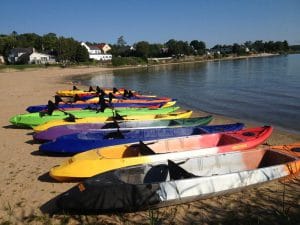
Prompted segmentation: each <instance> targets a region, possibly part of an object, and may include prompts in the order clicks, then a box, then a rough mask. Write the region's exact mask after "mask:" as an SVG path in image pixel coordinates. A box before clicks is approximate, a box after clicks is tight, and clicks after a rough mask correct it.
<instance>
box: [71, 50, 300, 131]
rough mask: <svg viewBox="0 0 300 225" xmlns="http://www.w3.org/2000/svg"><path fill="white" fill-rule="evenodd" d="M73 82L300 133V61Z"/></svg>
mask: <svg viewBox="0 0 300 225" xmlns="http://www.w3.org/2000/svg"><path fill="white" fill-rule="evenodd" d="M76 79H79V80H80V81H81V82H82V83H83V84H86V85H92V86H96V85H99V86H107V87H111V86H115V87H125V88H129V89H134V90H139V91H141V92H142V93H155V94H157V95H160V96H171V97H173V98H176V99H177V102H178V104H179V105H181V106H183V107H185V108H189V109H193V110H201V111H206V112H211V113H214V114H220V115H224V116H229V117H234V118H237V119H239V120H241V121H252V122H256V123H259V124H261V125H265V124H268V125H273V126H275V127H277V128H281V129H285V130H289V131H294V132H296V133H300V55H287V56H276V57H264V58H249V59H243V60H231V61H216V62H206V63H192V64H181V65H171V66H161V67H151V68H148V69H147V68H140V69H131V70H120V71H114V72H110V73H106V74H93V75H89V76H86V75H85V76H81V77H79V78H76Z"/></svg>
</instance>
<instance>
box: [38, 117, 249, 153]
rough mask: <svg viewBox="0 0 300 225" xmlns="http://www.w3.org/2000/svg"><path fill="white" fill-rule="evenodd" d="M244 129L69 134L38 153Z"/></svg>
mask: <svg viewBox="0 0 300 225" xmlns="http://www.w3.org/2000/svg"><path fill="white" fill-rule="evenodd" d="M243 127H244V124H242V123H235V124H225V125H213V126H193V127H176V128H154V129H137V130H122V131H115V132H109V131H105V130H104V131H103V130H101V131H95V132H83V133H77V134H69V135H64V136H61V137H59V138H57V139H54V140H53V141H51V142H47V143H44V144H42V145H41V146H40V148H39V149H40V151H42V152H45V153H50V154H51V153H53V154H57V153H58V154H59V153H61V154H75V153H79V152H84V151H87V150H90V149H95V148H101V147H106V146H112V145H118V144H126V143H133V142H139V141H150V140H157V139H164V138H173V137H181V136H189V135H202V134H210V133H218V132H226V131H237V130H241V129H242V128H243Z"/></svg>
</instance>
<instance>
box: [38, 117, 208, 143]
mask: <svg viewBox="0 0 300 225" xmlns="http://www.w3.org/2000/svg"><path fill="white" fill-rule="evenodd" d="M211 120H212V116H205V117H194V118H186V119H170V120H157V119H156V120H133V121H118V122H111V123H79V124H70V125H61V126H55V127H51V128H49V129H47V130H45V131H42V132H39V133H36V134H34V136H33V138H34V139H35V140H38V141H42V142H43V141H51V140H54V139H56V138H58V137H60V136H63V135H68V134H74V133H81V132H92V131H97V130H104V129H105V130H106V131H109V130H111V131H114V130H117V129H120V130H122V129H126V130H128V129H147V128H166V127H189V126H199V125H206V124H208V123H209V122H210V121H211Z"/></svg>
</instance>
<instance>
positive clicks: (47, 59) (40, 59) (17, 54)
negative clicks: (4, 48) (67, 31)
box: [7, 48, 55, 64]
mask: <svg viewBox="0 0 300 225" xmlns="http://www.w3.org/2000/svg"><path fill="white" fill-rule="evenodd" d="M7 60H8V62H10V63H13V64H14V63H29V64H34V63H35V64H46V63H55V58H54V56H52V55H48V54H44V53H38V52H36V51H35V49H34V48H13V49H12V50H10V53H9V55H8V58H7Z"/></svg>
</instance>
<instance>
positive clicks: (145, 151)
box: [139, 141, 156, 155]
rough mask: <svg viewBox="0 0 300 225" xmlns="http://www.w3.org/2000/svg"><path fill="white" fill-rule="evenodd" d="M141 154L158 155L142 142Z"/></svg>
mask: <svg viewBox="0 0 300 225" xmlns="http://www.w3.org/2000/svg"><path fill="white" fill-rule="evenodd" d="M139 147H140V154H141V155H155V154H156V153H155V152H154V151H153V150H152V149H151V148H149V147H148V146H147V145H146V144H145V143H144V142H142V141H140V144H139Z"/></svg>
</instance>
